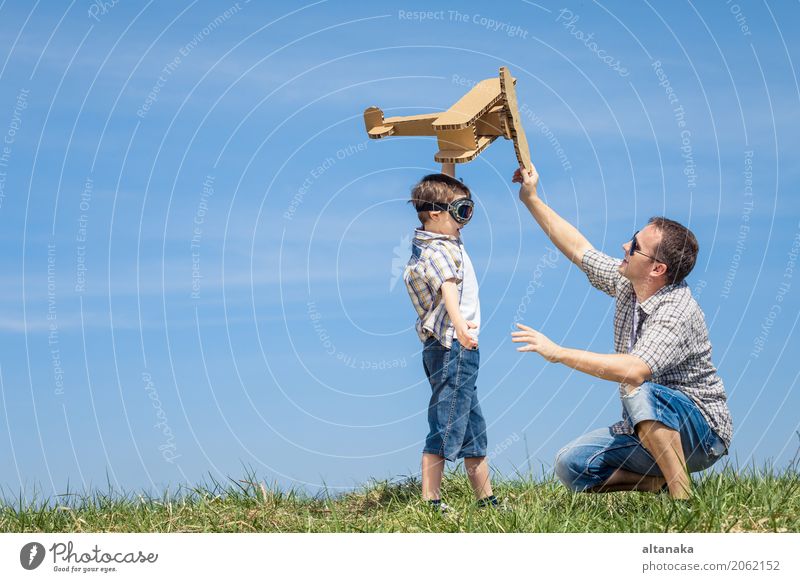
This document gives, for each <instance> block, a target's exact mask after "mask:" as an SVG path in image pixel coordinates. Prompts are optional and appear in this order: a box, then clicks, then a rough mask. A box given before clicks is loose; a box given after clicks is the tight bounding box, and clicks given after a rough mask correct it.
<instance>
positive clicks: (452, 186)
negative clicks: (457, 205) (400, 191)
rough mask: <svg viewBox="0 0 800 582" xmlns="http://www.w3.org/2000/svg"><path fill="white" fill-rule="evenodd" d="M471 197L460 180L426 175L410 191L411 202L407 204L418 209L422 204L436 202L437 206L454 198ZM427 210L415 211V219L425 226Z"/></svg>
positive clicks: (427, 217) (428, 212)
mask: <svg viewBox="0 0 800 582" xmlns="http://www.w3.org/2000/svg"><path fill="white" fill-rule="evenodd" d="M464 196H466V197H467V198H471V197H472V193H471V192H470V191H469V188H467V186H466V184H464V183H463V182H462V181H461V180H456V179H455V178H453V177H451V176H448V175H447V174H428V175H427V176H423V177H422V179H421V180H420V181H419V183H417V185H416V186H414V187H413V188H412V189H411V200H409V201H408V202H409V203H410V204H413V205H414V208H418V207H419V204H420V203H423V202H436V203H437V204H447V203H448V202H451V201H452V200H455V199H456V198H463V197H464ZM430 217H431V214H430V211H429V210H417V218H419V221H420V222H421V223H422V225H423V226H424V225H425V221H426V220H430Z"/></svg>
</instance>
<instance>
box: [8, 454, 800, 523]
mask: <svg viewBox="0 0 800 582" xmlns="http://www.w3.org/2000/svg"><path fill="white" fill-rule="evenodd" d="M799 477H800V476H799V475H798V472H797V470H796V468H794V467H790V468H789V469H785V470H782V471H776V470H774V469H773V468H771V467H769V466H767V467H764V468H761V469H756V468H754V467H753V468H749V469H745V470H742V471H737V470H734V469H732V468H731V467H730V466H726V467H724V468H723V469H722V470H721V471H719V472H708V473H705V474H701V475H700V476H697V475H695V476H693V479H694V492H695V495H694V496H693V499H691V500H690V501H689V502H688V503H682V502H676V501H674V500H672V499H670V498H669V496H667V495H656V494H652V493H636V492H631V493H609V494H601V495H589V494H579V493H572V492H570V491H567V490H566V489H565V488H564V487H563V486H562V485H561V484H560V483H559V482H558V481H556V480H555V479H554V478H553V477H552V476H549V477H547V478H545V479H544V480H535V479H533V478H531V477H526V476H519V475H518V476H517V477H515V478H513V479H501V478H499V477H497V476H495V479H496V481H495V484H494V489H495V493H496V494H497V496H498V497H499V498H501V499H504V500H505V502H506V504H507V506H508V507H509V508H510V511H504V512H500V511H496V510H491V509H478V508H476V507H475V505H474V500H473V497H472V493H471V490H470V487H469V481H468V480H467V478H466V475H465V474H464V473H463V470H461V469H460V468H459V469H457V470H455V471H452V472H449V473H448V474H447V475H446V477H445V481H444V484H443V489H442V497H443V499H444V500H445V501H446V502H447V503H448V505H450V507H451V508H452V512H451V514H449V515H444V516H441V515H438V514H436V513H435V512H433V511H431V510H430V509H429V508H428V507H427V505H426V504H425V503H423V502H422V501H420V498H419V497H420V483H419V481H418V480H417V479H415V478H407V479H402V480H397V481H373V482H371V483H369V484H367V485H366V486H364V487H362V488H361V489H360V490H358V491H354V492H350V493H345V494H341V495H336V496H332V495H328V494H321V495H317V496H309V495H306V494H303V493H301V492H298V491H295V490H288V491H282V490H279V489H277V488H271V487H267V486H266V485H264V484H263V483H259V482H258V481H257V480H256V479H255V478H254V475H253V474H252V472H249V473H248V475H247V478H246V479H243V480H232V479H231V480H230V483H227V484H225V485H223V484H221V483H219V482H217V481H215V480H213V479H212V481H211V483H210V484H204V485H202V486H199V487H193V488H186V487H183V488H181V490H179V492H178V493H176V494H165V495H164V496H163V497H161V498H152V497H145V496H143V495H140V494H125V493H117V492H114V491H109V492H108V493H101V492H97V491H95V492H87V493H83V494H76V493H67V494H65V495H60V496H57V498H56V499H55V500H53V499H48V500H45V501H36V500H35V499H34V500H32V501H29V502H26V501H23V500H22V498H20V499H19V500H17V501H8V500H4V501H2V502H0V532H742V531H747V532H787V531H788V532H798V531H800V478H799Z"/></svg>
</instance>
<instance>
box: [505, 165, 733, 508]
mask: <svg viewBox="0 0 800 582" xmlns="http://www.w3.org/2000/svg"><path fill="white" fill-rule="evenodd" d="M513 181H514V182H518V183H520V184H521V186H520V191H519V197H520V200H521V201H522V202H523V203H524V204H525V206H526V207H527V208H528V210H529V211H530V213H531V214H532V215H533V217H534V218H535V219H536V222H538V223H539V225H540V226H541V227H542V229H543V230H544V232H545V233H546V234H547V235H548V236H549V237H550V239H551V240H552V241H553V243H554V244H555V245H556V246H557V247H558V249H559V250H560V251H561V252H562V253H564V255H565V256H566V257H567V258H568V259H569V260H571V261H572V262H573V263H575V264H576V265H577V266H578V267H580V268H581V270H583V271H584V272H585V273H586V275H587V277H588V278H589V282H590V283H591V284H592V285H593V286H594V287H596V288H597V289H599V290H601V291H603V292H605V293H607V294H608V295H611V296H612V297H615V298H616V313H615V315H614V347H615V351H616V353H615V354H597V353H592V352H587V351H583V350H576V349H570V348H565V347H562V346H559V345H557V344H555V343H553V342H552V341H551V340H550V339H548V338H547V337H545V336H544V335H543V334H541V333H539V332H538V331H536V330H534V329H531V328H530V327H527V326H525V325H521V324H517V326H518V327H519V329H520V331H516V332H513V333H512V334H511V335H512V336H513V338H512V339H513V341H514V342H517V343H522V344H524V345H523V346H521V347H519V348H517V350H518V351H521V352H537V353H539V354H540V355H542V356H543V357H544V358H545V359H547V360H548V361H550V362H558V363H561V364H564V365H566V366H569V367H570V368H574V369H575V370H579V371H581V372H584V373H586V374H591V375H592V376H596V377H598V378H602V379H604V380H610V381H613V382H618V383H619V384H620V398H621V400H622V408H623V412H622V416H623V419H622V421H620V422H618V423H616V424H614V425H613V426H611V427H608V428H601V429H598V430H595V431H592V432H590V433H588V434H585V435H583V436H581V437H579V438H577V439H576V440H574V441H573V442H571V443H570V444H568V445H567V446H566V447H564V448H563V449H561V451H559V453H558V455H557V456H556V467H555V469H556V475H557V476H558V478H559V479H560V480H561V481H562V482H563V483H564V485H566V486H567V487H569V488H570V489H572V490H574V491H586V492H605V491H654V492H655V491H662V490H665V489H668V490H669V493H670V495H671V496H672V497H673V498H677V499H685V498H688V497H689V496H690V494H691V480H690V479H689V473H691V472H694V471H702V470H703V469H705V468H707V467H710V466H711V465H713V464H714V463H715V462H716V461H717V460H718V459H719V458H720V457H721V456H722V455H725V454H727V453H728V447H729V446H730V442H731V436H732V430H733V429H732V423H731V417H730V413H729V411H728V406H727V404H726V395H725V390H724V388H723V385H722V380H720V378H719V376H717V371H716V368H715V367H714V365H713V364H712V363H711V344H710V343H709V340H708V329H707V328H706V324H705V319H704V317H703V312H702V311H701V310H700V307H699V306H698V305H697V302H696V301H695V300H694V298H693V297H692V294H691V291H690V290H689V287H688V286H687V285H686V282H685V281H684V278H685V277H686V276H687V275H688V274H689V272H691V270H692V268H693V267H694V264H695V260H696V258H697V252H698V245H697V240H696V238H695V236H694V234H692V232H691V231H690V230H689V229H687V228H686V227H684V226H682V225H680V224H678V223H677V222H675V221H672V220H669V219H666V218H662V217H655V218H652V219H651V220H650V222H649V223H648V224H647V226H645V227H644V228H643V229H642V230H641V231H639V232H637V233H636V234H634V236H633V237H632V238H631V240H630V241H629V242H627V243H625V244H624V245H622V248H623V249H624V251H625V258H624V259H623V260H621V261H620V260H619V259H613V258H612V257H609V256H608V255H606V254H604V253H601V252H600V251H598V250H596V249H595V248H594V247H592V245H591V244H590V243H589V241H588V240H586V238H585V237H584V236H583V235H582V234H581V233H580V232H579V231H578V230H577V229H576V228H575V227H573V226H572V225H571V224H569V223H568V222H567V221H566V220H564V219H563V218H561V217H560V216H558V214H556V213H555V212H554V211H553V210H552V209H551V208H549V207H548V206H547V205H546V204H545V203H544V202H542V200H541V199H540V198H539V197H538V195H537V193H536V188H537V185H538V183H539V176H538V174H537V173H536V170H535V169H534V170H533V172H532V173H531V174H530V175H527V172H523V171H520V170H517V171H516V173H515V174H514V177H513Z"/></svg>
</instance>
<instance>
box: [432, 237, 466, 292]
mask: <svg viewBox="0 0 800 582" xmlns="http://www.w3.org/2000/svg"><path fill="white" fill-rule="evenodd" d="M461 265H462V263H461V253H460V251H459V249H458V247H456V246H455V245H451V244H445V243H433V244H431V246H430V254H429V255H428V261H427V266H426V269H425V280H426V281H427V283H428V285H429V286H430V289H431V293H433V294H434V295H436V294H437V293H438V292H439V290H440V289H441V287H442V283H444V282H445V281H449V280H450V279H455V281H456V282H457V283H458V282H460V281H461V278H462V270H461Z"/></svg>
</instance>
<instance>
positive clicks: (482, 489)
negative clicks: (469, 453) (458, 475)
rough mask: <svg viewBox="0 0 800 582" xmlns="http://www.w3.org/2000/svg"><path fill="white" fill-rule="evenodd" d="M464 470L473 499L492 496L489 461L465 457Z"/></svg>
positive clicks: (482, 458)
mask: <svg viewBox="0 0 800 582" xmlns="http://www.w3.org/2000/svg"><path fill="white" fill-rule="evenodd" d="M464 468H465V469H466V470H467V475H468V476H469V482H470V483H471V484H472V490H473V491H474V492H475V499H486V498H487V497H491V496H492V480H491V477H490V476H489V461H488V460H487V459H486V457H465V458H464Z"/></svg>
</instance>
